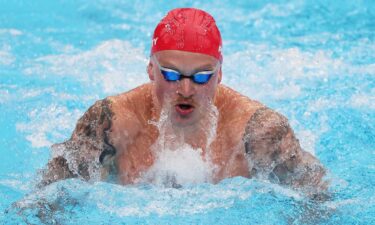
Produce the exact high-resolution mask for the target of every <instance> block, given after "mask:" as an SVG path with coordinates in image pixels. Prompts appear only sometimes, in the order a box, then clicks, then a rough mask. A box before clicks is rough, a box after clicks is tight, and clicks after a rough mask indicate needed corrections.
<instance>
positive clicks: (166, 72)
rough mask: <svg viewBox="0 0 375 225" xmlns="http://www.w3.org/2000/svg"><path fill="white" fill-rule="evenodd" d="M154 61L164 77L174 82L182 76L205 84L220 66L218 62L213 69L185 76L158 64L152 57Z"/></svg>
mask: <svg viewBox="0 0 375 225" xmlns="http://www.w3.org/2000/svg"><path fill="white" fill-rule="evenodd" d="M154 61H155V62H156V64H157V65H158V67H159V70H160V72H161V74H163V76H164V79H165V80H166V81H169V82H175V81H178V80H181V79H182V78H188V79H191V80H192V81H193V82H194V83H196V84H205V83H207V82H208V81H209V80H210V79H211V77H212V76H213V75H215V73H216V72H217V70H218V69H219V67H220V66H219V65H220V63H218V64H217V65H216V67H215V69H214V70H210V71H200V72H197V73H195V74H193V75H191V76H186V75H183V74H182V73H180V72H178V71H176V70H172V69H169V68H165V67H162V66H160V64H159V62H158V60H157V59H156V58H154Z"/></svg>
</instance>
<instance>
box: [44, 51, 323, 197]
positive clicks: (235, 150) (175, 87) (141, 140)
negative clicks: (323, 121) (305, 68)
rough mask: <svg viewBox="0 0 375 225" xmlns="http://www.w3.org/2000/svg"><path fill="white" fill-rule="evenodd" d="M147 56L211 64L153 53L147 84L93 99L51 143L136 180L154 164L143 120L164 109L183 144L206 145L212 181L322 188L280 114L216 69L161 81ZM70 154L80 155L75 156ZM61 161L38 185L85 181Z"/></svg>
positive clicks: (167, 62) (168, 63)
mask: <svg viewBox="0 0 375 225" xmlns="http://www.w3.org/2000/svg"><path fill="white" fill-rule="evenodd" d="M154 60H157V61H158V62H159V64H160V65H161V66H163V67H166V68H170V69H174V70H176V71H179V72H180V73H182V74H184V75H188V76H189V75H192V74H194V73H196V72H199V71H205V70H213V69H214V68H215V67H216V66H217V65H218V61H217V60H216V59H215V58H213V57H211V56H207V55H203V54H199V53H190V52H183V51H177V50H168V51H161V52H158V53H156V54H155V55H154V56H153V57H151V59H150V62H149V64H148V67H147V73H148V75H149V78H150V80H151V82H150V83H147V84H144V85H142V86H140V87H137V88H135V89H133V90H131V91H129V92H126V93H123V94H120V95H117V96H112V97H108V98H106V99H105V100H102V101H98V102H97V103H96V104H95V105H94V106H92V107H91V108H90V109H89V110H88V111H87V112H86V113H85V115H84V116H83V117H82V118H81V119H80V120H79V121H78V124H77V127H76V129H75V131H74V132H73V135H72V138H71V139H70V140H68V141H66V142H65V143H62V144H58V145H55V146H54V148H58V147H64V148H65V150H66V151H69V149H76V148H80V149H81V150H80V151H75V152H81V153H82V154H85V155H90V154H91V155H92V157H86V158H87V159H88V160H89V159H91V160H93V159H94V160H95V159H97V158H99V159H100V163H101V164H100V165H98V168H100V170H101V171H102V178H103V179H105V177H106V176H107V175H108V174H109V173H115V174H117V178H118V181H119V182H120V183H122V184H131V183H136V182H137V181H138V179H139V178H140V177H141V176H142V174H143V173H144V172H146V171H147V170H148V169H149V168H150V167H151V166H152V165H153V163H154V160H155V152H154V149H153V145H154V144H155V142H156V141H157V139H158V137H159V135H160V133H159V130H158V129H157V127H156V126H155V125H154V124H153V123H150V121H158V120H159V117H160V116H161V111H162V109H163V110H166V111H167V112H168V113H167V115H168V119H169V120H170V122H171V124H172V126H171V129H169V130H168V131H167V132H173V133H174V134H183V136H184V141H185V142H186V143H187V144H189V145H191V146H192V147H193V148H195V149H196V148H201V149H202V150H203V151H202V158H203V159H204V156H205V155H206V154H205V153H206V151H208V150H209V151H210V157H211V160H212V162H213V163H214V165H215V166H216V168H217V169H215V170H214V174H213V177H212V182H214V183H216V182H219V181H220V180H222V179H224V178H227V177H234V176H243V177H252V176H267V177H268V178H269V179H271V180H273V181H275V182H277V183H280V184H286V185H290V186H292V187H312V189H314V192H316V191H321V190H325V189H326V183H325V182H324V181H322V177H323V176H324V174H325V170H324V168H323V167H322V166H321V165H320V163H319V161H318V160H317V159H316V158H315V157H313V156H312V155H311V154H309V153H307V152H305V151H303V150H302V149H301V147H300V145H299V142H298V139H296V138H295V135H294V133H293V131H292V129H291V128H290V126H289V124H288V121H287V119H286V118H285V117H283V116H282V115H280V114H278V113H276V112H274V111H273V110H271V109H269V108H267V107H265V106H264V105H262V104H261V103H259V102H256V101H253V100H251V99H249V98H248V97H245V96H243V95H241V94H239V93H238V92H236V91H234V90H232V89H230V88H228V87H226V86H224V85H221V84H220V81H221V78H222V71H221V68H220V69H218V70H217V72H216V74H215V75H214V76H212V77H211V79H210V80H209V82H208V83H206V84H204V85H200V84H195V83H194V82H193V81H192V80H191V79H182V80H180V81H177V82H168V81H166V80H165V79H164V78H163V76H162V74H161V72H160V70H159V68H158V66H157V64H156V62H155V61H154ZM212 105H214V106H215V107H216V108H217V110H218V118H217V130H216V136H215V138H214V140H213V141H212V142H211V143H208V142H207V124H208V119H209V118H208V116H207V115H208V109H210V108H212ZM104 109H105V110H104ZM166 135H168V133H167V134H166ZM83 140H85V141H83ZM77 146H79V147H77ZM77 154H78V155H77V158H79V155H81V154H80V153H77ZM81 158H82V157H81ZM85 160H86V159H82V162H78V164H79V165H81V164H82V165H86V166H81V167H82V168H86V167H88V166H87V165H88V164H90V161H88V160H86V161H85ZM204 160H206V159H204ZM91 163H92V162H91ZM67 164H68V162H67V161H66V160H65V161H64V159H63V158H61V157H56V158H54V159H52V160H51V161H50V163H49V169H47V172H46V173H45V174H46V175H45V183H50V182H53V181H55V180H58V179H64V178H66V177H82V178H84V179H87V180H88V179H91V177H90V174H89V172H86V173H84V172H80V171H70V170H69V167H68V166H67ZM59 171H60V173H59ZM82 171H87V170H84V169H83V170H82ZM52 175H54V177H53V178H51V177H52Z"/></svg>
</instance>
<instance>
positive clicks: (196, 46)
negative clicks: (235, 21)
mask: <svg viewBox="0 0 375 225" xmlns="http://www.w3.org/2000/svg"><path fill="white" fill-rule="evenodd" d="M221 46H222V42H221V35H220V31H219V29H218V28H217V26H216V23H215V20H214V18H213V17H212V16H211V15H210V14H208V13H207V12H205V11H203V10H200V9H194V8H177V9H173V10H171V11H169V12H168V14H167V15H166V16H165V17H164V18H163V19H162V20H161V21H160V22H159V24H158V25H157V26H156V28H155V31H154V35H153V38H152V47H151V55H152V54H154V53H155V52H158V51H162V50H181V51H187V52H195V53H202V54H206V55H210V56H213V57H215V58H217V59H218V60H219V61H220V62H222V61H223V56H222V55H221Z"/></svg>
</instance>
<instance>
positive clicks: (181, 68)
mask: <svg viewBox="0 0 375 225" xmlns="http://www.w3.org/2000/svg"><path fill="white" fill-rule="evenodd" d="M157 62H158V63H159V65H160V66H161V67H163V68H168V69H172V70H174V71H178V72H179V73H181V74H183V75H186V76H191V75H193V74H196V73H197V72H201V71H213V70H215V68H216V69H217V70H216V73H215V74H214V75H213V76H211V78H210V80H209V81H208V82H207V83H205V84H197V83H194V82H193V80H191V79H188V78H182V79H181V80H179V81H166V80H165V79H164V76H163V75H162V73H161V71H160V69H159V66H158V64H157ZM147 72H148V74H149V77H150V79H151V80H152V81H153V82H154V85H155V94H156V97H157V100H158V102H159V104H160V107H161V108H163V109H167V110H168V112H169V116H170V117H171V118H170V119H171V122H172V123H173V124H174V125H177V126H182V127H183V126H189V125H194V124H196V123H197V122H198V121H199V120H200V119H202V118H203V117H204V115H205V114H206V113H207V110H208V109H209V107H211V106H212V104H213V100H214V97H215V93H216V88H217V85H218V84H219V83H220V81H221V65H220V64H219V61H218V60H217V59H216V58H214V57H212V56H208V55H204V54H200V53H191V52H185V51H178V50H165V51H160V52H157V53H155V54H154V55H153V56H152V57H151V60H150V63H149V65H148V69H147ZM166 107H167V108H166Z"/></svg>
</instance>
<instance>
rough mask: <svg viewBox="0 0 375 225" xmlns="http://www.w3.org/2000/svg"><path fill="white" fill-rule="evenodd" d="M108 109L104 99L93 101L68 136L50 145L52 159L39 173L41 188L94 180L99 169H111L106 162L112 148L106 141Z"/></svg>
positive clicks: (98, 175)
mask: <svg viewBox="0 0 375 225" xmlns="http://www.w3.org/2000/svg"><path fill="white" fill-rule="evenodd" d="M110 107H111V103H110V101H109V100H107V99H104V100H101V101H97V102H96V103H95V104H94V105H93V106H91V107H90V108H89V109H88V110H87V112H86V113H85V114H84V115H83V116H82V117H81V118H80V119H79V120H78V122H77V125H76V128H75V130H74V132H73V134H72V137H71V138H70V139H69V140H67V141H65V142H63V143H60V144H55V145H53V146H52V151H53V158H52V159H51V160H50V162H49V163H48V165H47V169H46V170H45V171H43V172H42V173H43V174H42V176H43V180H42V182H41V186H44V185H48V184H50V183H52V182H55V181H57V180H62V179H67V178H73V177H79V178H81V179H84V180H90V179H97V178H98V177H100V173H101V172H102V169H103V167H108V169H113V167H112V166H111V163H110V159H111V158H113V156H114V155H115V154H116V149H115V148H114V147H113V145H111V144H110V142H109V138H108V134H109V132H110V128H111V121H112V117H113V113H112V111H111V108H110Z"/></svg>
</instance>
